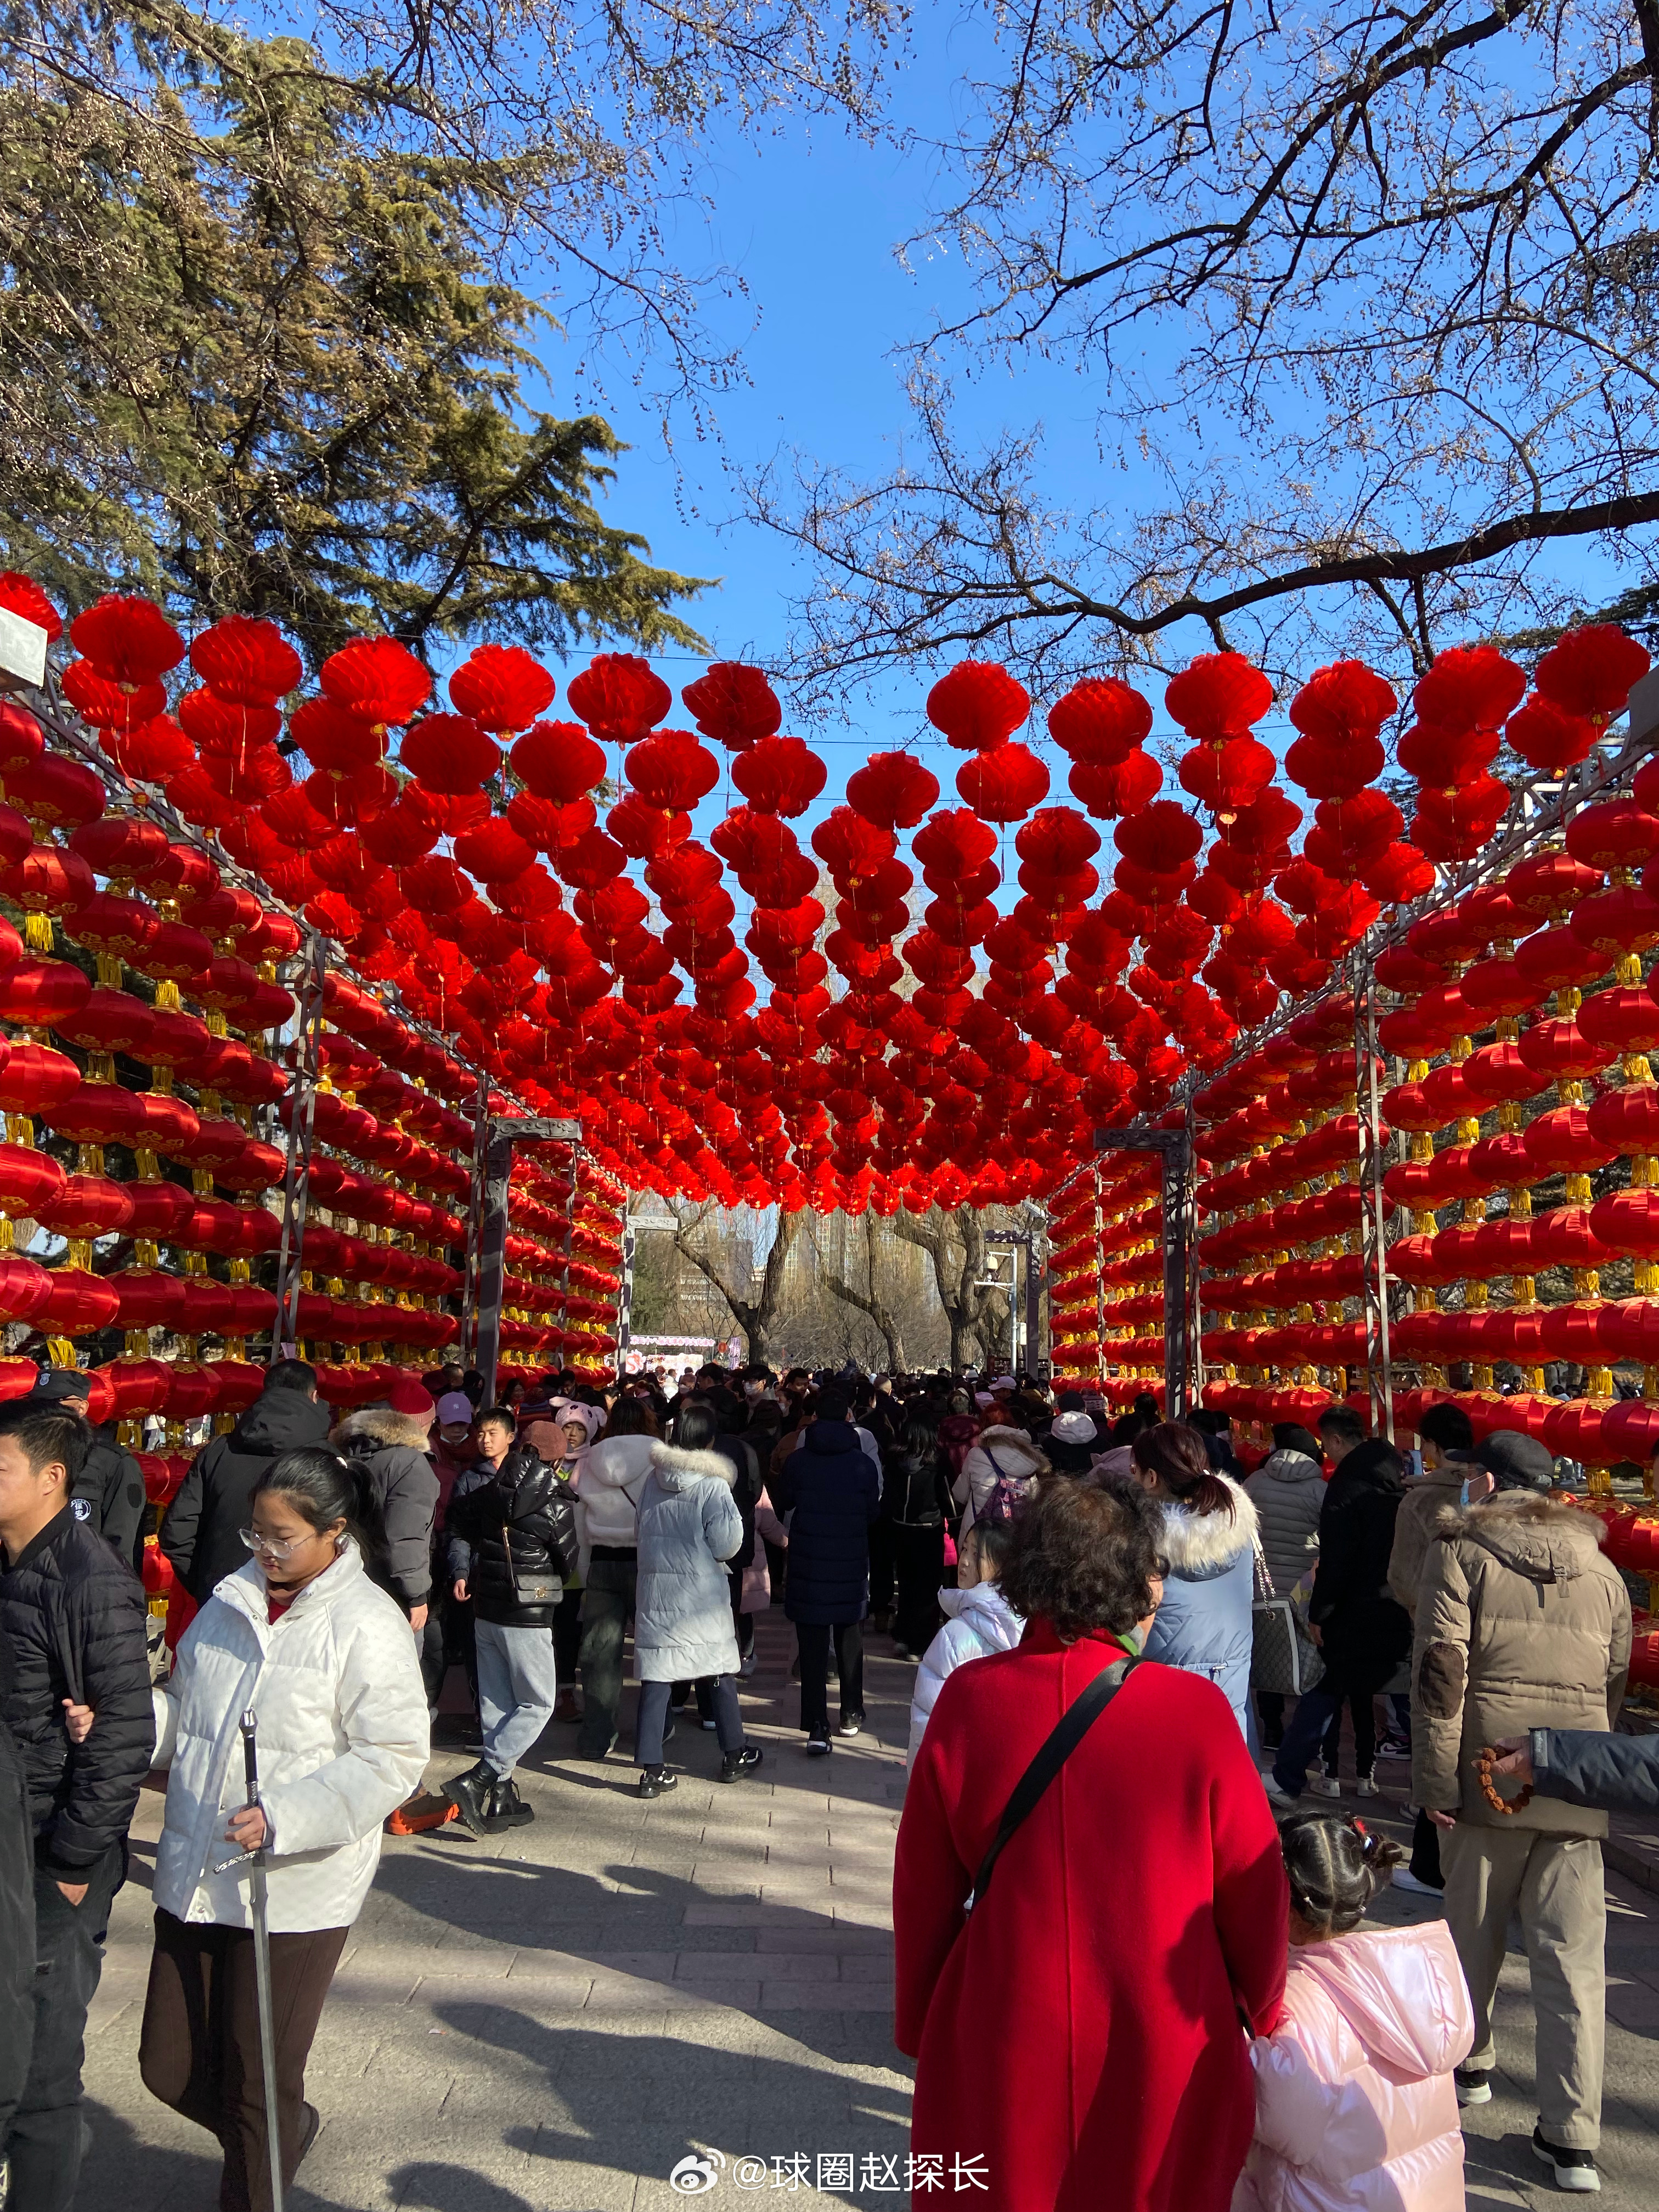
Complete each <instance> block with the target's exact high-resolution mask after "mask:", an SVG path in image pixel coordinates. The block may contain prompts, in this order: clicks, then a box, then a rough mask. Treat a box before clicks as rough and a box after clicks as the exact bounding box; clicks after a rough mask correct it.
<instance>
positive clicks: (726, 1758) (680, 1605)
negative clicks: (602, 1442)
mask: <svg viewBox="0 0 1659 2212" xmlns="http://www.w3.org/2000/svg"><path fill="white" fill-rule="evenodd" d="M716 1428H717V1423H716V1417H715V1414H714V1409H713V1408H712V1407H710V1406H708V1405H706V1404H702V1403H699V1401H697V1400H696V1399H690V1400H688V1401H686V1403H685V1404H684V1405H683V1406H682V1407H681V1408H680V1411H679V1413H678V1414H677V1415H676V1417H675V1421H674V1440H673V1442H672V1443H654V1444H653V1446H652V1448H651V1473H650V1474H649V1475H648V1476H647V1479H646V1484H645V1488H644V1491H643V1492H642V1494H641V1498H640V1519H639V1577H638V1583H637V1586H636V1589H635V1604H634V1652H635V1659H636V1661H637V1662H638V1666H639V1674H640V1708H639V1721H638V1724H637V1729H636V1732H635V1753H634V1755H635V1761H636V1763H637V1764H638V1766H639V1769H640V1784H639V1789H640V1795H641V1797H647V1798H650V1797H659V1796H661V1795H662V1793H663V1791H664V1790H672V1789H674V1788H675V1787H676V1786H677V1784H678V1779H679V1778H678V1775H675V1774H673V1773H671V1772H670V1771H669V1769H668V1768H667V1767H666V1766H665V1765H664V1763H663V1735H664V1728H665V1723H666V1721H667V1718H668V1697H669V1692H670V1691H671V1689H672V1687H673V1686H674V1684H675V1683H676V1682H679V1681H687V1680H690V1681H701V1680H705V1679H707V1680H710V1682H711V1684H712V1703H713V1705H714V1721H715V1725H716V1727H717V1729H718V1730H719V1735H720V1754H721V1756H720V1780H721V1781H722V1782H737V1781H739V1780H741V1779H742V1778H743V1777H744V1775H749V1774H752V1773H753V1772H754V1771H755V1769H756V1768H757V1766H758V1765H760V1763H761V1754H760V1753H759V1751H758V1750H757V1748H756V1747H754V1746H753V1745H750V1744H748V1743H745V1742H744V1733H743V1718H742V1716H741V1714H740V1712H739V1711H738V1686H737V1680H736V1677H737V1671H738V1639H737V1633H736V1631H735V1629H734V1628H733V1626H732V1592H731V1585H730V1583H729V1581H728V1579H727V1573H726V1562H727V1561H728V1560H730V1559H732V1558H733V1557H734V1556H735V1554H736V1553H737V1551H738V1546H739V1545H740V1544H741V1543H742V1541H743V1516H741V1515H740V1514H739V1512H738V1508H737V1504H736V1502H735V1501H734V1499H733V1498H732V1481H733V1480H734V1477H735V1474H736V1469H735V1468H734V1466H733V1464H732V1461H731V1460H730V1459H728V1458H727V1457H726V1455H725V1454H724V1453H723V1452H719V1451H716V1450H714V1437H715V1434H716Z"/></svg>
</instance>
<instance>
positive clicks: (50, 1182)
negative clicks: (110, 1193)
mask: <svg viewBox="0 0 1659 2212" xmlns="http://www.w3.org/2000/svg"><path fill="white" fill-rule="evenodd" d="M64 1180H65V1170H64V1167H63V1165H62V1164H61V1163H60V1162H58V1161H57V1160H55V1159H53V1158H52V1156H51V1155H50V1153H47V1152H36V1151H35V1149H34V1147H33V1145H5V1144H0V1213H3V1214H5V1215H7V1216H8V1217H9V1218H10V1219H11V1220H14V1221H25V1220H30V1219H35V1218H39V1217H38V1209H39V1208H40V1206H50V1205H51V1204H52V1202H53V1200H56V1199H58V1198H59V1197H60V1196H61V1195H62V1194H63V1188H64ZM8 1318H9V1319H13V1320H23V1319H26V1318H27V1316H24V1315H12V1316H8Z"/></svg>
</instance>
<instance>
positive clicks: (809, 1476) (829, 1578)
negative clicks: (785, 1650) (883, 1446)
mask: <svg viewBox="0 0 1659 2212" xmlns="http://www.w3.org/2000/svg"><path fill="white" fill-rule="evenodd" d="M768 1487H769V1492H770V1495H771V1499H772V1504H773V1505H774V1506H775V1509H776V1510H777V1511H778V1512H780V1513H782V1514H788V1513H790V1512H791V1511H792V1510H793V1516H794V1517H793V1520H791V1521H790V1523H789V1583H788V1589H787V1592H786V1594H785V1600H784V1611H785V1612H786V1613H787V1614H788V1616H789V1618H790V1620H800V1621H805V1622H807V1623H808V1624H809V1625H811V1624H814V1623H816V1624H819V1625H822V1624H823V1623H825V1622H828V1623H829V1624H831V1625H837V1624H841V1623H844V1622H847V1621H853V1620H863V1618H864V1615H865V1610H866V1606H867V1604H868V1601H869V1595H870V1523H871V1522H872V1521H873V1520H874V1519H875V1517H876V1514H877V1510H878V1507H879V1505H880V1503H881V1486H880V1483H879V1482H878V1479H877V1475H876V1468H875V1462H873V1461H872V1459H871V1457H870V1455H869V1454H868V1453H867V1452H866V1450H865V1449H864V1447H863V1445H862V1444H861V1443H860V1442H859V1432H858V1431H857V1430H856V1429H855V1428H854V1426H853V1425H852V1423H851V1422H850V1421H814V1422H813V1423H812V1425H811V1427H810V1428H809V1429H808V1430H807V1431H806V1433H805V1437H804V1438H803V1440H802V1442H801V1443H800V1444H799V1446H798V1448H797V1449H795V1450H794V1451H792V1452H791V1453H790V1455H789V1456H788V1458H787V1460H785V1462H784V1463H783V1472H782V1474H780V1475H779V1476H777V1477H776V1478H775V1480H773V1481H772V1482H771V1483H770V1484H769V1486H768Z"/></svg>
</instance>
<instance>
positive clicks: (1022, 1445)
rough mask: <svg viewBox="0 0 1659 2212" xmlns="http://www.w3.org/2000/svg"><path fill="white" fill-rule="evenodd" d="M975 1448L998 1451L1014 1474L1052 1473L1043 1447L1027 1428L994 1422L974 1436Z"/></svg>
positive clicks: (987, 1452) (984, 1450) (985, 1451)
mask: <svg viewBox="0 0 1659 2212" xmlns="http://www.w3.org/2000/svg"><path fill="white" fill-rule="evenodd" d="M973 1449H974V1450H976V1451H980V1452H983V1453H985V1454H987V1455H989V1454H990V1453H992V1452H994V1453H995V1454H996V1455H997V1457H998V1459H999V1460H1000V1461H1001V1462H1002V1464H1003V1468H1004V1470H1005V1472H1006V1474H1009V1475H1010V1476H1014V1475H1025V1476H1030V1475H1034V1474H1048V1460H1047V1458H1046V1457H1045V1455H1044V1454H1043V1451H1042V1447H1041V1446H1040V1445H1038V1444H1035V1443H1032V1441H1031V1439H1030V1437H1029V1436H1028V1435H1027V1434H1026V1432H1025V1431H1024V1429H1016V1428H1012V1427H1010V1426H1009V1425H1008V1424H1007V1423H1006V1422H1002V1421H993V1422H991V1423H990V1424H989V1425H988V1426H987V1427H986V1428H982V1429H981V1431H980V1432H979V1434H978V1435H977V1436H976V1437H975V1438H974V1443H973Z"/></svg>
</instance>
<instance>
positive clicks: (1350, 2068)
mask: <svg viewBox="0 0 1659 2212" xmlns="http://www.w3.org/2000/svg"><path fill="white" fill-rule="evenodd" d="M1473 2042H1474V2015H1473V2013H1472V2012H1471V2011H1470V2008H1469V1996H1468V1988H1467V1987H1466V1985H1465V1984H1464V1980H1463V1970H1462V1967H1461V1966H1459V1964H1458V1962H1457V1953H1456V1951H1455V1948H1453V1945H1452V1940H1451V1936H1450V1935H1449V1932H1448V1929H1447V1928H1446V1923H1444V1921H1443V1920H1431V1921H1425V1923H1423V1924H1422V1925H1421V1926H1419V1927H1415V1928H1384V1929H1367V1930H1365V1931H1364V1932H1363V1933H1356V1934H1354V1935H1352V1936H1335V1937H1334V1938H1333V1939H1332V1940H1331V1941H1330V1942H1326V1943H1309V1944H1305V1945H1298V1946H1297V1948H1295V1949H1294V1950H1293V1951H1292V1952H1291V1965H1290V1971H1289V1973H1288V1974H1287V1976H1286V1977H1285V2009H1284V2012H1283V2014H1282V2015H1280V2018H1279V2025H1278V2027H1276V2028H1275V2029H1274V2030H1273V2033H1272V2034H1271V2035H1269V2036H1262V2037H1259V2038H1258V2039H1257V2040H1256V2041H1255V2044H1254V2045H1252V2046H1251V2051H1250V2056H1251V2059H1252V2061H1253V2063H1254V2064H1255V2142H1253V2143H1252V2144H1251V2146H1250V2152H1249V2158H1248V2159H1247V2160H1246V2161H1245V2166H1244V2171H1243V2174H1242V2175H1241V2176H1240V2178H1239V2183H1238V2187H1237V2190H1236V2191H1235V2192H1234V2196H1233V2208H1232V2212H1358V2208H1364V2212H1463V2136H1462V2130H1461V2129H1460V2127H1459V2125H1458V2118H1457V2091H1456V2088H1455V2085H1454V2083H1453V2081H1452V2069H1453V2068H1454V2067H1455V2066H1456V2065H1457V2064H1458V2063H1460V2062H1461V2061H1462V2059H1463V2058H1465V2057H1467V2056H1468V2051H1469V2049H1470V2046H1471V2045H1472V2044H1473Z"/></svg>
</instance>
